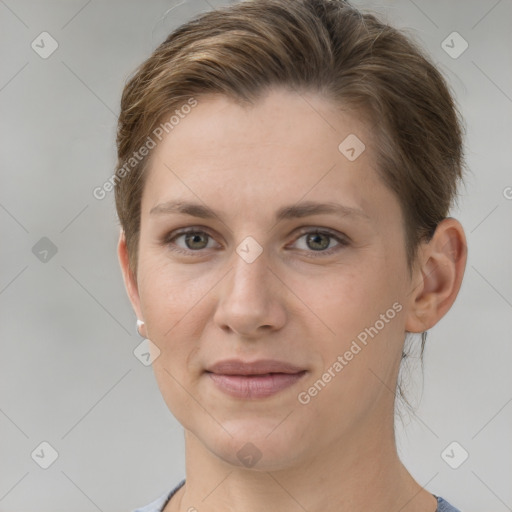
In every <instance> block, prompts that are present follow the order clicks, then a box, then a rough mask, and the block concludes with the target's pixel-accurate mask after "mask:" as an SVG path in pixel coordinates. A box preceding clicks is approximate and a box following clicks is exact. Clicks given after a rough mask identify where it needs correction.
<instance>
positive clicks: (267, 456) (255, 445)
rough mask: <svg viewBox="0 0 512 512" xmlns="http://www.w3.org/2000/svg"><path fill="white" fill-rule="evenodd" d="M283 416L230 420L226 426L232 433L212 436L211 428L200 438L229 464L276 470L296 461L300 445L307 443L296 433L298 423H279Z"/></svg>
mask: <svg viewBox="0 0 512 512" xmlns="http://www.w3.org/2000/svg"><path fill="white" fill-rule="evenodd" d="M281 420H282V418H281V419H279V420H278V421H276V419H272V420H270V419H266V420H264V421H262V420H261V419H259V420H258V419H254V420H252V421H248V420H246V421H243V422H240V421H238V422H235V421H230V422H226V423H224V426H225V428H226V430H227V431H228V432H230V434H231V435H232V437H229V436H228V435H222V436H220V437H219V436H216V438H215V439H212V438H211V434H212V432H209V433H205V434H206V435H205V436H204V437H202V436H201V437H199V436H198V438H199V439H200V440H201V442H202V443H203V444H204V445H205V446H206V447H207V448H208V449H209V450H210V451H211V452H212V453H213V454H215V455H216V456H217V457H219V458H220V459H222V460H223V461H224V462H226V463H227V464H230V465H233V466H238V467H241V468H243V467H245V468H247V469H248V470H253V471H277V470H281V469H286V468H289V467H291V466H293V465H294V464H296V463H297V461H298V459H299V458H300V455H301V450H298V447H299V446H304V441H303V440H302V441H301V439H300V438H301V437H302V436H301V435H299V436H297V435H296V434H298V431H297V427H298V426H297V425H295V427H296V428H290V427H291V426H292V425H291V424H290V425H287V426H286V427H284V425H279V422H280V421H281ZM276 426H277V428H276ZM294 433H295V435H294Z"/></svg>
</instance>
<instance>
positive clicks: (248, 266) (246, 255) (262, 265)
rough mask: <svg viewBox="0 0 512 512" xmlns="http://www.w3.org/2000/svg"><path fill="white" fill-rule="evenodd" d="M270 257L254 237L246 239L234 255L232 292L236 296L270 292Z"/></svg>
mask: <svg viewBox="0 0 512 512" xmlns="http://www.w3.org/2000/svg"><path fill="white" fill-rule="evenodd" d="M268 264H269V261H268V257H267V254H266V253H265V252H264V251H263V247H262V246H261V245H260V244H259V243H258V242H256V240H255V239H254V238H252V237H246V238H245V239H244V240H243V241H242V242H241V243H240V244H239V245H238V247H237V248H236V251H235V253H234V254H233V271H232V272H231V277H230V279H231V291H232V292H233V293H235V294H237V295H238V294H242V295H245V294H258V295H260V294H262V293H265V292H266V291H268V285H269V282H268V276H267V274H268V273H269V272H270V270H269V268H268Z"/></svg>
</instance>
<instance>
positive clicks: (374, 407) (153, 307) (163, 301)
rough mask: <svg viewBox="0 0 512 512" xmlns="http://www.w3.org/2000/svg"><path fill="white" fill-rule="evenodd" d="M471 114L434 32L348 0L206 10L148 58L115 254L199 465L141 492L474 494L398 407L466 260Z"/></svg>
mask: <svg viewBox="0 0 512 512" xmlns="http://www.w3.org/2000/svg"><path fill="white" fill-rule="evenodd" d="M461 133H462V130H461V122H460V116H459V114H458V112H457V109H456V107H455V105H454V101H453V98H452V96H451V94H450V92H449V90H448V87H447V85H446V83H445V81H444V80H443V78H442V76H441V75H440V73H439V72H438V71H437V70H436V69H435V67H434V66H433V65H432V64H431V63H430V61H429V60H428V59H427V58H426V57H425V56H424V55H423V54H422V52H421V50H420V49H419V48H418V47H417V46H416V45H414V44H413V43H412V42H411V41H409V40H408V39H407V38H405V37H404V35H402V34H401V33H400V32H398V31H396V30H395V29H393V28H391V27H390V26H388V25H386V24H384V23H382V22H381V21H379V20H378V19H377V18H375V17H374V16H372V15H370V14H361V13H360V12H358V11H357V10H356V9H355V8H353V7H352V6H350V5H349V4H348V3H346V2H342V1H337V0H295V1H293V2H292V1H289V0H253V1H246V2H242V3H239V4H235V5H232V6H230V7H226V8H223V9H219V10H217V11H212V12H208V13H206V14H203V15H201V16H198V17H197V18H195V19H194V20H192V21H190V22H188V23H187V24H185V25H183V26H181V27H179V28H178V29H177V30H176V31H174V32H173V33H172V34H171V35H170V36H169V37H168V38H167V40H166V41H165V42H164V43H163V44H162V45H161V46H160V47H159V48H157V49H156V51H155V52H154V53H153V55H152V56H151V57H150V58H149V59H148V60H147V61H146V62H144V63H143V64H142V65H141V67H140V68H139V69H138V70H137V72H136V73H135V75H134V76H133V77H132V78H131V79H130V80H129V82H128V83H127V85H126V87H125V90H124V92H123V97H122V101H121V114H120V118H119V130H118V139H117V144H118V157H119V161H118V165H117V171H116V176H115V177H116V180H115V181H116V206H117V212H118V215H119V219H120V223H121V234H120V239H119V246H118V254H119V260H120V264H121V268H122V272H123V276H124V280H125V284H126V289H127V293H128V295H129V297H130V300H131V303H132V305H133V308H134V311H135V313H136V315H137V326H138V330H139V333H140V334H141V336H143V337H145V338H147V339H148V340H150V342H148V343H149V346H150V350H151V359H152V364H153V369H154V372H155V376H156V379H157V382H158V385H159V388H160V390H161V392H162V395H163V398H164V400H165V401H166V403H167V405H168V407H169V409H170V411H171V412H172V413H173V414H174V416H175V417H176V418H177V419H178V420H179V421H180V423H181V424H182V425H183V427H184V430H185V443H186V444H185V448H186V479H185V480H183V481H182V482H179V483H178V485H175V487H174V488H173V489H171V491H170V492H167V493H166V494H165V495H164V496H161V497H160V498H159V499H157V500H156V501H154V502H153V503H151V504H149V505H148V506H146V507H144V508H141V509H139V511H145V512H149V511H160V510H163V511H164V512H175V511H178V510H180V511H184V510H187V511H194V510H198V511H203V510H205V511H214V512H216V511H229V510H232V511H235V510H236V511H242V510H243V511H244V512H251V511H261V510H278V511H280V512H286V511H296V510H307V511H308V512H316V511H320V510H322V511H323V512H330V511H340V510H347V511H348V510H350V511H354V510H372V511H373V512H380V511H382V512H384V511H386V512H389V511H392V510H396V511H401V512H412V511H415V512H418V511H420V512H435V511H436V510H437V511H456V509H455V508H454V507H453V506H451V505H450V504H449V503H448V502H447V501H445V500H444V499H443V498H441V497H439V496H437V495H434V494H431V493H429V492H428V491H427V490H426V489H424V488H422V487H421V486H420V485H419V484H418V483H417V482H416V481H415V480H414V478H413V477H412V476H411V475H410V474H409V472H408V471H407V469H406V468H405V467H404V466H403V464H402V463H401V461H400V460H399V458H398V455H397V451H396V444H395V437H394V421H393V420H394V409H395V404H396V401H395V392H394V390H395V389H397V386H398V389H399V394H400V392H401V389H400V387H399V383H398V375H399V369H400V363H401V361H402V359H403V357H404V354H403V349H404V342H405V341H406V338H407V337H408V336H413V337H419V338H420V340H419V341H420V342H421V344H422V347H423V344H424V343H425V335H426V331H427V330H428V329H430V328H431V327H433V326H434V325H435V324H436V323H437V322H438V321H439V320H440V319H441V318H442V317H443V316H444V315H445V313H446V312H447V311H448V310H449V309H450V307H451V306H452V304H453V302H454V300H455V298H456V296H457V293H458V291H459V288H460V285H461V281H462V277H463V274H464V268H465V264H466V240H465V236H464V231H463V229H462V226H461V225H460V223H459V222H458V221H457V220H455V219H453V218H450V217H447V215H448V212H449V209H450V206H451V205H452V202H453V200H454V198H455V195H456V191H457V184H458V182H459V181H460V179H461V177H462V171H463V152H462V136H461ZM412 333H421V335H420V336H418V335H415V334H412ZM416 342H417V341H416Z"/></svg>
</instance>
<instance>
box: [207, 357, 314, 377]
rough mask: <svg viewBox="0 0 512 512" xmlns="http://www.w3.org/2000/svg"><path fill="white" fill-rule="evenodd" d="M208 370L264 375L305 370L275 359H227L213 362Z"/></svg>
mask: <svg viewBox="0 0 512 512" xmlns="http://www.w3.org/2000/svg"><path fill="white" fill-rule="evenodd" d="M206 371H208V372H211V373H218V374H222V375H263V374H265V373H299V372H302V371H304V368H299V367H298V366H295V365H293V364H290V363H287V362H285V361H277V360H274V359H259V360H257V361H252V362H248V361H242V360H241V359H226V360H224V361H219V362H217V363H215V364H213V365H212V366H210V367H208V368H207V369H206Z"/></svg>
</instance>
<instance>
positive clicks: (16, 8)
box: [0, 0, 512, 512]
mask: <svg viewBox="0 0 512 512" xmlns="http://www.w3.org/2000/svg"><path fill="white" fill-rule="evenodd" d="M354 3H355V4H356V5H357V6H358V7H361V8H368V9H373V10H375V11H377V12H379V13H381V14H382V15H383V16H384V18H385V19H386V20H387V21H388V22H389V23H391V24H393V25H395V26H397V27H400V28H404V29H407V31H408V33H409V34H410V35H412V36H413V37H414V38H416V40H417V41H419V42H420V43H421V44H422V45H423V46H424V47H425V48H426V49H427V50H428V52H429V53H430V55H431V56H432V57H433V59H434V61H435V62H436V63H437V65H438V66H439V68H440V69H441V71H442V72H443V73H444V75H445V76H446V78H447V79H448V81H449V83H450V85H451V87H452V88H453V91H454V93H455V96H456V99H457V101H458V104H459V106H460V109H461V111H462V114H463V116H464V118H465V121H466V129H467V135H466V146H467V160H468V164H469V173H468V175H467V184H466V187H465V188H462V189H461V194H462V196H461V199H460V201H459V206H458V207H457V208H456V209H455V210H454V211H453V216H455V217H457V218H458V219H459V220H460V221H461V222H462V224H463V226H464V228H465V230H466V234H467V239H468V247H469V254H468V263H467V267H466V275H465V278H464V282H463V285H462V288H461V291H460V294H459V297H458V298H457V301H456V302H455V304H454V306H453V308H452V310H451V311H450V312H449V313H448V314H447V315H446V316H445V317H444V318H443V319H442V320H441V321H440V322H439V324H438V325H436V326H435V328H433V329H432V330H431V331H430V332H429V339H428V344H427V349H426V354H425V371H424V373H423V374H422V373H421V371H420V369H418V368H416V369H415V370H414V371H413V372H412V374H411V380H410V382H409V386H408V396H409V398H410V400H411V401H412V402H413V403H415V404H416V406H417V409H416V411H415V413H409V414H407V413H406V414H405V416H404V420H403V423H402V422H400V421H397V436H398V444H399V450H400V454H401V457H402V459H403V461H404V463H405V464H406V466H407V467H408V468H409V469H410V471H411V473H412V474H413V476H414V477H415V478H416V479H417V481H418V482H419V483H420V484H421V485H424V486H425V487H426V488H427V489H428V490H430V491H431V492H433V493H436V494H438V495H441V496H443V497H445V498H446V499H447V500H449V501H450V502H451V503H452V504H454V505H456V506H457V507H458V508H460V509H461V510H462V512H483V511H484V510H485V511H489V510H493V511H495V512H505V511H508V510H512V486H511V485H510V484H511V482H512V438H511V432H512V430H511V427H512V374H511V372H510V366H511V361H512V357H511V356H512V343H511V334H510V333H511V330H512V266H511V264H510V261H511V258H510V254H511V253H512V237H511V234H512V188H511V187H512V174H511V164H510V162H511V149H510V148H511V141H512V121H511V120H512V68H511V61H510V49H511V45H512V32H511V31H510V22H511V20H512V2H511V0H500V1H496V0H479V1H476V0H469V1H467V0H451V1H441V0H435V1H428V2H427V1H421V0H415V1H412V0H396V1H391V0H386V1H384V0H383V1H380V2H373V3H371V2H362V1H356V2H354ZM177 4H178V3H177V2H176V1H174V2H171V1H168V0H149V1H144V2H142V1H136V0H128V1H126V0H123V1H121V0H108V1H107V0H105V1H100V0H92V1H91V0H89V1H87V0H72V1H71V0H70V1H63V0H62V1H36V0H31V1H28V0H17V1H16V0H0V52H1V68H0V109H1V115H0V126H1V133H0V140H1V173H2V181H1V187H0V226H1V260H0V269H1V273H0V312H1V321H0V329H1V357H0V434H1V435H0V461H1V462H0V511H9V512H21V511H24V512H32V511H34V512H35V511H38V512H49V511H52V512H58V511H69V510H73V511H74V512H86V511H95V510H100V511H104V512H114V511H116V512H121V511H130V510H132V509H133V508H135V507H137V506H142V505H144V504H146V503H148V502H150V501H152V500H154V499H155V498H157V497H158V496H160V495H161V494H162V493H164V492H166V491H168V490H170V489H171V488H172V487H173V486H174V485H176V484H177V483H178V481H179V480H181V478H183V476H184V475H185V468H184V442H183V430H182V427H181V425H180V424H179V423H178V422H177V421H176V420H175V419H174V417H173V416H172V414H171V413H170V412H169V411H168V409H167V407H166V405H165V403H164V402H163V399H162V398H161V395H160V392H159V390H158V388H157V386H156V383H155V380H154V377H153V373H152V369H151V366H148V367H146V366H144V365H143V364H142V363H141V362H140V361H139V360H138V359H137V358H136V357H135V356H134V353H133V351H134V349H135V348H136V347H137V346H138V345H139V343H140V341H141V339H140V338H139V336H138V335H137V334H136V333H135V316H134V313H133V312H132V310H131V306H130V304H129V301H128V299H127V297H126V295H125V291H124V286H123V283H122V280H121V273H120V270H119V267H118V262H117V255H116V243H117V239H118V230H119V227H118V221H117V217H116V214H115V209H114V198H113V193H109V194H107V197H105V199H103V200H97V199H95V198H94V197H93V194H92V191H93V189H94V188H95V187H97V186H101V185H102V183H104V181H105V180H106V179H107V178H108V177H109V176H111V174H112V172H113V170H114V165H115V161H116V157H115V130H116V116H117V114H118V112H119V101H120V96H121V92H122V88H123V85H124V83H125V81H126V79H127V77H128V76H129V75H130V73H131V72H132V71H133V70H134V69H135V67H136V66H137V65H138V64H140V63H141V62H142V61H143V60H144V59H146V58H147V57H148V56H149V55H150V54H151V52H152V51H153V49H154V48H156V46H157V45H158V44H159V43H161V42H162V41H163V39H164V38H165V37H166V36H167V34H168V33H169V32H170V31H171V30H173V29H174V28H175V27H177V26H178V25H180V24H181V23H183V22H184V21H186V20H187V19H189V17H190V16H192V15H193V14H197V13H199V12H202V11H207V10H210V9H212V8H215V7H219V6H221V5H223V4H222V3H221V2H218V1H215V2H214V0H209V3H207V2H205V1H201V0H189V1H187V2H186V3H184V4H183V5H177ZM173 7H174V8H173ZM171 9H172V10H171ZM42 32H47V33H48V34H49V35H50V37H51V39H50V38H49V36H48V35H43V36H41V35H40V34H41V33H42ZM453 32H457V33H458V35H455V36H454V35H453V34H452V33H453ZM454 37H455V39H454ZM41 38H44V41H45V42H44V44H43V43H41V42H40V41H41ZM447 38H448V39H447ZM53 41H55V42H53ZM443 41H448V42H449V43H448V45H449V47H451V50H448V51H446V50H447V48H446V45H447V43H446V42H445V43H444V46H443ZM451 41H453V42H451ZM466 43H467V45H468V47H467V49H466V50H465V51H464V52H463V53H462V54H460V55H457V56H455V55H456V54H457V53H458V52H459V51H460V50H462V48H463V47H465V45H466ZM55 44H58V47H57V49H56V50H55V51H54V52H53V53H52V54H51V55H49V56H46V58H43V56H44V51H47V52H48V51H50V50H51V49H52V45H55ZM37 45H39V46H37ZM43 46H44V48H43ZM450 53H451V55H450ZM41 54H43V56H42V55H41ZM43 442H44V443H48V444H43V445H41V443H43ZM453 442H456V443H457V444H456V445H452V446H451V448H449V449H448V453H453V454H454V455H453V456H452V458H453V457H456V458H459V459H460V457H461V456H462V454H464V451H465V452H467V453H468V458H467V460H465V461H464V462H463V463H462V464H461V465H460V466H459V467H458V468H457V469H453V468H452V467H450V465H449V464H448V463H447V462H446V460H447V459H446V456H444V457H443V456H442V454H443V453H446V452H445V449H446V448H447V447H449V445H450V444H451V443H453ZM454 446H455V451H453V452H451V451H450V450H451V449H453V447H454ZM53 450H55V453H54V452H53ZM462 450H464V451H462ZM55 454H56V455H57V458H56V460H55V461H54V462H53V463H52V464H51V465H50V466H49V467H48V468H47V469H43V468H42V467H41V464H43V465H44V464H45V461H46V463H48V462H50V461H51V459H52V456H53V457H55Z"/></svg>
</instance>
